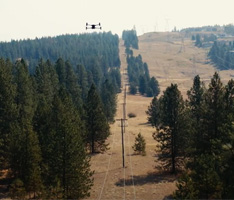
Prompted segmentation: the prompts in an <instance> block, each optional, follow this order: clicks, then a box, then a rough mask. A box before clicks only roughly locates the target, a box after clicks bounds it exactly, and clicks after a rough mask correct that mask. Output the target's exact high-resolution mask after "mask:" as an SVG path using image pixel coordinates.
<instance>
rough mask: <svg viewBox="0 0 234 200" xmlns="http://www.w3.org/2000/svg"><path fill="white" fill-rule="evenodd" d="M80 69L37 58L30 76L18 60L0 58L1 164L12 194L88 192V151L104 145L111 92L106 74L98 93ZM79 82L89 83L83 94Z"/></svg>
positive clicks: (35, 195)
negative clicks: (36, 63) (13, 61)
mask: <svg viewBox="0 0 234 200" xmlns="http://www.w3.org/2000/svg"><path fill="white" fill-rule="evenodd" d="M82 70H83V71H82ZM80 72H82V74H83V75H84V74H85V70H84V68H83V67H82V66H81V65H78V66H77V68H75V69H74V68H73V67H72V65H71V64H70V63H69V62H68V61H66V62H64V61H63V60H62V59H61V58H60V59H58V60H57V61H56V63H55V64H54V65H52V64H51V62H50V61H49V60H47V61H44V60H42V59H41V60H40V61H39V62H38V65H37V67H36V69H35V74H34V75H31V74H30V73H29V70H28V66H27V64H26V62H25V61H24V60H23V59H21V60H19V61H17V62H16V63H15V64H13V63H12V62H11V61H10V60H8V59H7V60H4V59H0V83H1V87H0V110H1V112H0V166H1V169H8V171H9V176H10V177H11V180H12V181H11V184H10V186H9V194H10V196H11V197H12V198H24V197H25V196H26V195H27V196H28V197H29V198H56V199H58V198H65V199H67V198H70V199H71V198H76V199H81V198H83V197H86V196H88V195H89V190H90V188H91V186H92V184H93V179H92V174H93V172H92V171H91V169H90V163H89V162H90V158H89V156H88V153H89V152H91V153H95V152H100V151H105V150H106V149H107V144H106V142H105V140H106V138H107V137H108V136H109V134H110V130H109V123H108V122H109V120H110V118H108V117H110V115H113V114H114V113H115V110H116V109H115V106H116V99H115V98H116V97H115V96H116V93H115V90H114V89H113V85H112V84H111V82H110V81H109V79H106V80H105V81H104V82H103V83H102V86H101V88H102V90H101V91H102V95H100V93H99V91H98V89H97V87H96V86H95V84H93V83H89V84H88V82H87V79H86V78H87V77H86V78H85V76H83V78H84V79H82V80H81V79H79V75H81V74H80ZM80 82H81V83H82V84H83V83H85V82H86V83H85V85H86V84H88V85H86V87H85V88H86V89H87V94H86V95H85V98H82V93H83V92H84V91H83V88H84V85H80V84H79V83H80ZM85 93H86V92H85ZM104 101H105V102H104ZM108 106H111V107H108ZM107 107H108V108H107ZM110 112H113V113H111V114H110Z"/></svg>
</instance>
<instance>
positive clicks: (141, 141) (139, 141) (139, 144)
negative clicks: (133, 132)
mask: <svg viewBox="0 0 234 200" xmlns="http://www.w3.org/2000/svg"><path fill="white" fill-rule="evenodd" d="M145 146H146V143H145V138H144V137H143V136H142V135H141V133H138V135H137V137H136V138H135V143H134V145H133V146H132V148H133V150H134V151H135V152H136V153H138V154H141V155H142V156H145V155H146V152H145Z"/></svg>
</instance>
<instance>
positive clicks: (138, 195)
mask: <svg viewBox="0 0 234 200" xmlns="http://www.w3.org/2000/svg"><path fill="white" fill-rule="evenodd" d="M124 51H125V47H124V46H123V41H120V59H121V73H122V74H125V72H126V68H127V64H126V56H125V53H124ZM143 60H144V58H143ZM122 78H123V83H124V84H125V83H126V82H127V76H126V75H125V76H124V75H122ZM124 84H123V85H124ZM123 98H124V90H122V93H120V94H119V95H118V108H117V114H116V119H119V118H123V112H122V110H123V105H122V104H123V101H124V99H123ZM151 99H152V98H146V97H142V96H139V95H135V96H133V95H129V94H127V99H126V102H127V105H126V114H128V113H130V112H133V113H135V114H136V117H135V118H130V119H128V127H126V131H125V134H124V141H125V166H126V167H125V168H123V167H122V146H121V145H122V142H121V127H120V123H119V122H115V123H114V124H113V125H111V133H112V135H111V136H110V137H109V139H108V142H109V144H110V145H109V147H110V150H108V151H107V152H106V153H104V154H96V155H94V156H92V159H91V168H92V169H93V170H95V174H94V186H93V188H92V190H91V196H90V198H88V199H97V200H98V199H141V200H142V199H163V198H165V197H166V196H169V195H171V194H172V192H173V191H174V190H175V188H176V187H175V181H174V179H175V178H174V177H173V176H170V175H162V174H160V173H159V172H158V171H157V170H156V169H155V165H156V162H155V160H156V158H155V146H156V142H155V141H154V140H153V138H152V133H153V132H154V129H153V128H152V127H151V126H149V125H148V124H147V116H146V114H145V111H146V110H147V108H148V106H149V104H150V102H151ZM139 132H141V134H142V135H143V136H144V138H145V139H146V154H147V155H146V156H140V155H134V152H133V150H132V146H133V144H134V141H135V137H136V135H137V134H138V133H139Z"/></svg>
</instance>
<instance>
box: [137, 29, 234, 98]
mask: <svg viewBox="0 0 234 200" xmlns="http://www.w3.org/2000/svg"><path fill="white" fill-rule="evenodd" d="M181 46H182V35H181V34H180V33H177V32H174V33H147V34H144V35H142V36H140V37H139V50H134V54H135V55H138V54H141V55H142V58H143V61H145V62H147V64H148V66H149V71H150V74H151V76H155V77H156V78H157V79H158V81H159V84H160V88H161V91H164V90H165V89H166V87H168V86H169V85H170V84H171V83H177V84H178V86H179V89H180V91H181V92H182V94H183V96H184V97H185V98H186V92H187V90H188V89H190V88H191V86H192V82H193V78H194V76H196V75H197V74H199V75H200V77H201V79H202V80H203V81H204V82H205V83H206V84H208V83H209V82H210V79H211V77H212V76H213V74H214V72H215V71H218V70H217V69H215V68H214V66H213V65H211V64H209V60H208V59H207V56H206V55H207V52H208V49H203V48H197V47H195V46H194V44H193V42H192V40H191V37H190V36H188V37H185V38H184V51H181ZM219 74H220V76H221V80H222V81H223V82H224V83H227V81H228V80H230V79H231V78H232V77H233V76H234V70H225V71H220V72H219Z"/></svg>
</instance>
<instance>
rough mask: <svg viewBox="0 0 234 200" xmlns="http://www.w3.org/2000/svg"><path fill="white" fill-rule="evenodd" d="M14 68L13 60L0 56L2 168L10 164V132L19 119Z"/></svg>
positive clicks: (0, 156) (0, 143)
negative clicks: (17, 115)
mask: <svg viewBox="0 0 234 200" xmlns="http://www.w3.org/2000/svg"><path fill="white" fill-rule="evenodd" d="M12 70H13V65H12V64H11V62H10V61H9V60H6V61H5V60H3V59H1V58H0V85H1V87H0V166H1V167H0V169H1V168H4V167H7V166H8V165H9V142H10V137H11V134H10V133H11V128H12V124H13V123H14V122H16V120H17V119H16V104H15V95H16V87H15V84H14V83H13V74H12Z"/></svg>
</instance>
